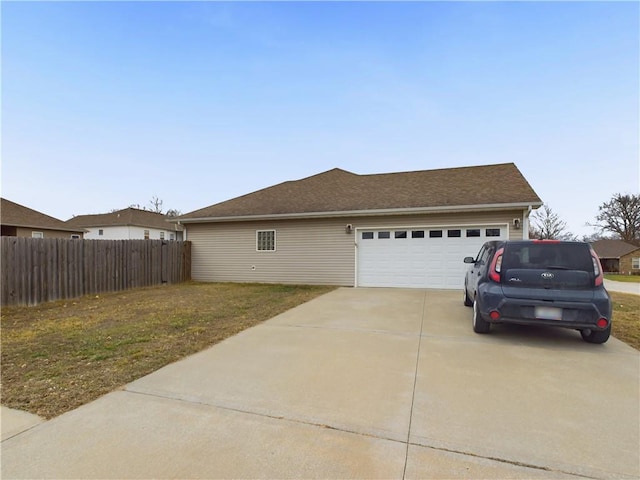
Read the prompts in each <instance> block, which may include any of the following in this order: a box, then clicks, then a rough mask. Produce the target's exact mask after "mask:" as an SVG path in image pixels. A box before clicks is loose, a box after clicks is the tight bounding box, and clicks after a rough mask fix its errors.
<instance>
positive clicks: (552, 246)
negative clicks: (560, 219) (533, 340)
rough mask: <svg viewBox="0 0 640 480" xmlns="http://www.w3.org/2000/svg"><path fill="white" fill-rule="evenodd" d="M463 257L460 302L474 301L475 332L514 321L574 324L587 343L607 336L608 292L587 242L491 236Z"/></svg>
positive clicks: (569, 325) (572, 326) (609, 328)
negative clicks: (471, 254)
mask: <svg viewBox="0 0 640 480" xmlns="http://www.w3.org/2000/svg"><path fill="white" fill-rule="evenodd" d="M464 262H465V263H468V264H470V267H469V270H468V271H467V274H466V276H465V281H464V304H465V305H466V306H469V307H470V306H473V330H474V331H475V332H476V333H488V332H489V330H490V329H491V324H492V323H515V324H521V325H545V326H554V327H563V328H572V329H576V330H579V331H580V333H581V335H582V338H583V339H584V340H585V341H587V342H590V343H604V342H606V341H607V340H608V339H609V335H610V334H611V308H612V307H611V297H610V296H609V293H608V292H607V291H606V290H605V288H604V277H603V274H602V267H601V265H600V260H599V259H598V256H597V255H596V253H595V252H594V251H593V249H592V248H591V246H590V245H589V244H588V243H584V242H564V241H559V240H531V241H493V242H487V243H485V244H484V245H483V246H482V248H481V249H480V252H479V253H478V256H477V257H476V258H473V257H466V258H465V259H464Z"/></svg>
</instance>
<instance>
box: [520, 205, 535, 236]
mask: <svg viewBox="0 0 640 480" xmlns="http://www.w3.org/2000/svg"><path fill="white" fill-rule="evenodd" d="M532 210H533V208H532V206H531V205H529V208H528V209H527V213H526V215H525V216H524V219H523V222H522V224H523V225H524V226H523V227H522V236H523V240H528V239H529V215H531V211H532Z"/></svg>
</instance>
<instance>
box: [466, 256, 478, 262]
mask: <svg viewBox="0 0 640 480" xmlns="http://www.w3.org/2000/svg"><path fill="white" fill-rule="evenodd" d="M464 263H476V259H475V258H473V257H464Z"/></svg>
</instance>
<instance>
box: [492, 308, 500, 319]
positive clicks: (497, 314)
mask: <svg viewBox="0 0 640 480" xmlns="http://www.w3.org/2000/svg"><path fill="white" fill-rule="evenodd" d="M489 316H490V317H491V320H498V319H499V318H500V312H499V311H497V310H491V312H489Z"/></svg>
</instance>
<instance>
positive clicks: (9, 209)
mask: <svg viewBox="0 0 640 480" xmlns="http://www.w3.org/2000/svg"><path fill="white" fill-rule="evenodd" d="M0 200H1V203H0V224H2V225H8V226H12V227H22V228H38V229H43V230H62V231H65V232H74V233H84V229H83V228H78V227H77V226H75V225H74V226H72V225H68V224H67V223H65V222H63V221H62V220H58V219H57V218H54V217H51V216H49V215H45V214H44V213H41V212H38V211H37V210H33V209H31V208H28V207H25V206H24V205H20V204H18V203H15V202H12V201H10V200H7V199H6V198H2V199H0Z"/></svg>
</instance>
